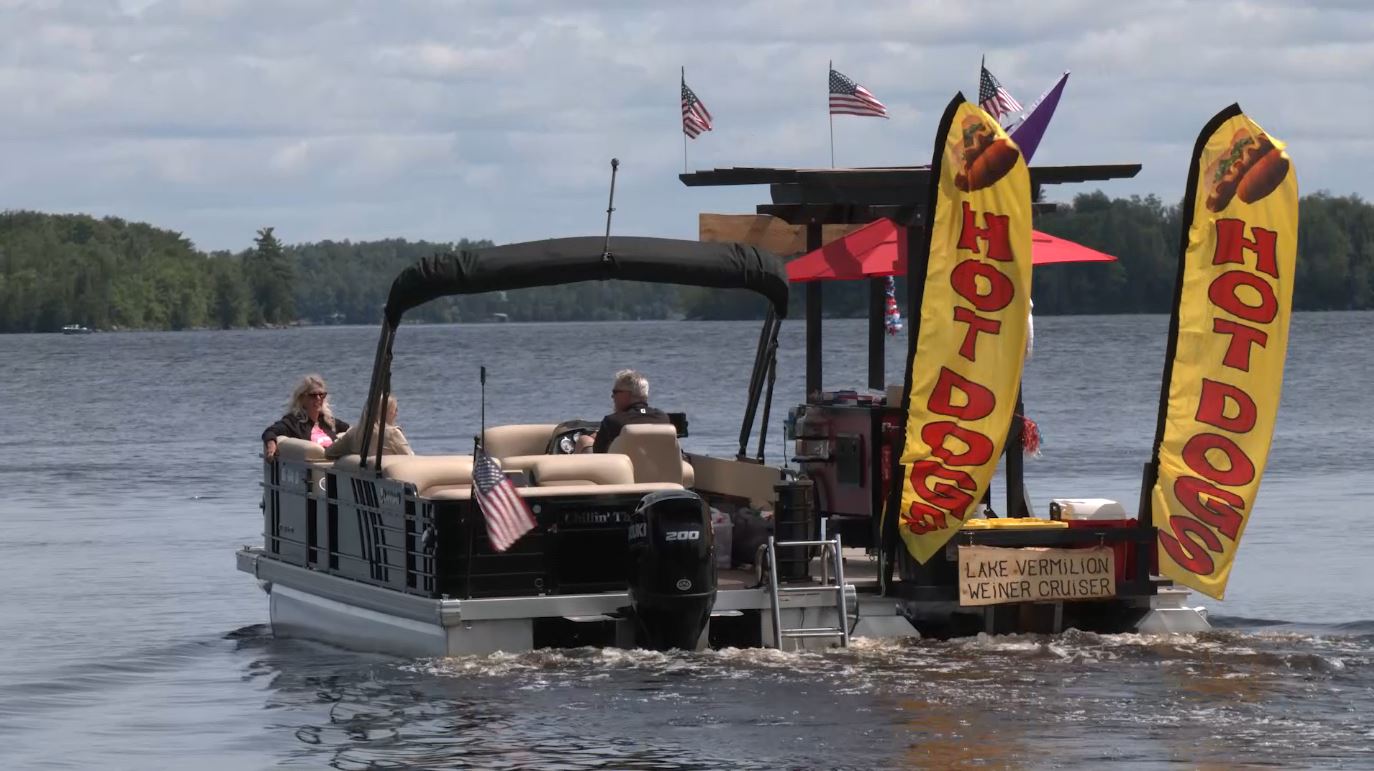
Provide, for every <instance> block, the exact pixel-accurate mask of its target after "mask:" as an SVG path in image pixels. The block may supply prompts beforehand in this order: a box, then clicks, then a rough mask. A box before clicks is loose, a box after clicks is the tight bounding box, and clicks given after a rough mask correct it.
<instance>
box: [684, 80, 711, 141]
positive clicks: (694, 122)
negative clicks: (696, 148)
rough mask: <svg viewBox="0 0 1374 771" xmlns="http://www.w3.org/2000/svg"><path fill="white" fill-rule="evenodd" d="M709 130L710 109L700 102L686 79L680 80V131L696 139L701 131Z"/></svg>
mask: <svg viewBox="0 0 1374 771" xmlns="http://www.w3.org/2000/svg"><path fill="white" fill-rule="evenodd" d="M710 130H711V111H710V110H707V109H706V105H704V104H702V103H701V100H700V99H698V98H697V95H696V94H695V93H694V92H693V91H692V89H690V88H688V87H687V81H683V82H682V133H684V134H686V135H687V136H689V137H691V138H692V139H696V138H697V137H698V136H699V135H700V134H701V132H703V131H710Z"/></svg>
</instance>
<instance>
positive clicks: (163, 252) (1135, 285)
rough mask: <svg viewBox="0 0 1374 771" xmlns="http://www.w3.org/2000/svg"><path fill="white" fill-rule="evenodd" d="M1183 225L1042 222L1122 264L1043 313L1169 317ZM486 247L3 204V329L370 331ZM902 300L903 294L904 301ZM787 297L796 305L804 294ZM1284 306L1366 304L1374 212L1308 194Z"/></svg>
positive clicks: (1138, 211)
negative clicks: (189, 233) (239, 236)
mask: <svg viewBox="0 0 1374 771" xmlns="http://www.w3.org/2000/svg"><path fill="white" fill-rule="evenodd" d="M1180 222H1181V217H1180V206H1179V205H1166V204H1164V203H1162V202H1161V201H1160V200H1159V199H1158V198H1155V197H1153V196H1149V197H1144V198H1141V197H1138V196H1132V197H1130V198H1108V197H1107V196H1106V195H1105V194H1103V193H1101V192H1094V193H1085V194H1082V195H1079V196H1077V197H1075V198H1074V200H1073V202H1072V203H1071V204H1068V205H1064V206H1061V207H1060V208H1059V210H1058V211H1055V212H1053V213H1048V214H1042V215H1039V216H1037V217H1036V221H1035V226H1036V228H1037V229H1038V230H1042V231H1044V232H1046V233H1049V234H1051V235H1055V236H1060V237H1063V238H1068V239H1072V240H1074V241H1077V242H1079V243H1081V244H1083V245H1085V246H1090V247H1092V248H1094V249H1100V250H1102V251H1104V252H1107V253H1108V254H1113V255H1116V256H1117V257H1118V258H1119V260H1120V261H1119V262H1116V263H1095V264H1081V265H1055V266H1051V267H1046V268H1044V269H1042V270H1038V271H1036V273H1035V278H1034V288H1033V296H1034V298H1035V311H1036V313H1037V314H1038V315H1063V314H1089V313H1093V314H1096V313H1166V312H1168V310H1169V304H1170V302H1171V299H1172V296H1173V284H1174V277H1175V275H1176V273H1177V265H1178V256H1177V255H1178V249H1179V237H1180V233H1179V229H1180ZM490 245H491V242H490V241H469V240H466V239H464V240H460V241H457V242H452V243H441V242H431V241H407V240H404V239H387V240H383V241H358V242H351V241H320V242H317V243H305V244H294V245H286V244H282V243H281V242H280V241H279V240H278V238H277V236H276V233H275V231H274V229H273V228H271V227H264V228H262V229H261V230H259V231H258V233H257V236H256V238H255V239H254V240H253V246H252V247H250V248H248V249H245V250H243V251H241V252H237V253H235V252H227V251H218V252H209V253H206V252H202V251H199V250H197V249H196V248H195V246H194V244H192V242H191V241H190V240H189V239H187V238H185V237H183V236H182V235H181V234H180V233H176V232H173V231H170V230H164V229H161V228H157V227H154V226H152V225H148V224H144V223H137V222H126V221H124V220H121V219H118V218H114V217H106V218H104V219H97V218H94V217H90V216H87V215H80V214H43V213H39V212H27V211H10V212H5V213H3V214H0V332H57V331H60V330H61V329H62V328H63V327H66V326H69V325H75V326H82V327H89V328H91V329H96V330H117V329H202V328H222V329H230V328H237V327H255V326H256V327H261V326H284V325H292V324H373V323H377V322H378V321H379V320H380V318H381V309H382V305H383V304H384V303H385V301H386V292H387V290H388V288H389V287H390V285H391V280H392V279H393V278H394V277H395V276H396V274H397V273H398V272H400V270H401V269H402V268H404V267H405V266H407V265H410V264H412V263H414V262H415V261H416V260H419V259H420V258H422V257H428V256H430V255H433V254H436V253H440V252H448V251H453V250H458V249H471V248H480V247H484V246H490ZM898 283H899V284H901V283H902V281H901V280H900V279H899V282H898ZM904 296H905V295H904V294H903V292H902V290H901V289H900V287H899V291H898V297H899V298H901V297H904ZM866 302H867V293H866V291H865V289H864V287H863V286H862V285H860V284H858V283H855V282H848V283H836V284H832V285H828V286H827V287H826V288H825V311H826V315H827V316H834V317H852V316H862V315H864V313H865V312H866V307H867V306H866ZM793 303H794V306H795V308H794V310H795V311H796V312H797V313H800V310H801V293H800V292H798V293H795V295H794V297H793ZM1293 305H1294V308H1296V309H1297V310H1356V309H1358V310H1363V309H1369V308H1374V206H1371V205H1370V204H1369V203H1366V202H1365V201H1363V200H1361V199H1360V198H1359V197H1358V196H1346V197H1337V196H1332V195H1329V194H1327V193H1316V194H1313V195H1308V196H1305V197H1303V199H1302V208H1301V223H1300V225H1299V232H1298V273H1297V277H1296V284H1295V290H1294V298H1293ZM903 311H904V312H905V308H903ZM762 312H763V308H762V304H760V303H758V302H757V300H756V298H754V297H753V296H752V295H749V294H747V293H744V294H740V293H737V292H732V291H720V290H710V289H703V288H699V287H675V286H665V285H656V284H640V283H619V282H614V283H609V284H608V283H595V282H593V283H584V284H571V285H567V286H557V287H540V288H536V289H524V290H517V291H510V292H495V293H488V294H482V295H473V296H466V297H458V298H448V299H445V300H441V301H436V302H432V303H429V304H428V305H425V306H423V307H421V308H419V309H417V310H416V311H415V312H413V313H412V314H410V315H408V316H407V320H412V319H413V320H417V321H425V322H475V321H489V320H504V321H563V320H583V321H586V320H627V319H680V318H686V319H741V318H756V317H759V316H760V315H761V314H762Z"/></svg>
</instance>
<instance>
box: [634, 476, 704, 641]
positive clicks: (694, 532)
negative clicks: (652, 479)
mask: <svg viewBox="0 0 1374 771" xmlns="http://www.w3.org/2000/svg"><path fill="white" fill-rule="evenodd" d="M629 538H630V580H629V584H630V608H631V613H632V614H633V616H634V618H635V625H636V628H637V633H638V635H639V640H638V642H639V644H640V645H642V646H643V647H646V648H651V649H653V650H668V649H670V648H681V649H684V650H692V649H695V648H696V647H697V641H698V640H700V639H701V634H702V632H703V631H704V630H705V629H706V624H707V622H708V621H709V620H710V618H711V609H712V608H713V607H714V606H715V604H716V567H715V543H714V539H713V537H712V533H711V516H710V511H709V509H708V507H707V506H706V502H705V501H703V500H702V499H701V496H699V495H697V494H696V493H693V492H691V491H689V490H661V491H658V492H654V493H650V494H648V495H646V496H644V499H643V500H642V501H640V503H639V506H638V507H637V508H636V509H635V511H634V514H633V515H632V516H631V517H630V532H629Z"/></svg>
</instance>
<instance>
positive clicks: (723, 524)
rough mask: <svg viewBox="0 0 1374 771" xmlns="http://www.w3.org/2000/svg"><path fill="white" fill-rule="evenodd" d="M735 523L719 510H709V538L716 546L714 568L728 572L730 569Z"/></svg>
mask: <svg viewBox="0 0 1374 771" xmlns="http://www.w3.org/2000/svg"><path fill="white" fill-rule="evenodd" d="M734 532H735V523H734V521H732V520H731V519H730V515H729V514H726V513H725V512H723V511H721V510H720V509H716V508H713V509H711V537H712V538H713V539H714V540H715V545H716V568H717V569H718V570H728V569H729V568H730V567H731V559H730V551H731V549H732V548H733V547H734Z"/></svg>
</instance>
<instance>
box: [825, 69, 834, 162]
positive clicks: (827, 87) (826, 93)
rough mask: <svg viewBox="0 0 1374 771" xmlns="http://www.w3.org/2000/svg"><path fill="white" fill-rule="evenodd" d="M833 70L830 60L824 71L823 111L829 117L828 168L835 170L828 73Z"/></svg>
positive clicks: (832, 114) (832, 119)
mask: <svg viewBox="0 0 1374 771" xmlns="http://www.w3.org/2000/svg"><path fill="white" fill-rule="evenodd" d="M834 69H835V60H834V59H831V60H830V63H829V64H827V65H826V70H825V111H826V113H828V114H829V115H830V168H832V169H833V168H835V113H834V112H831V110H830V73H831V72H832V71H833V70H834Z"/></svg>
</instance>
